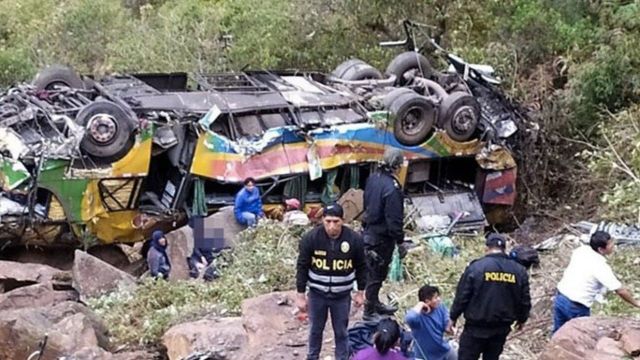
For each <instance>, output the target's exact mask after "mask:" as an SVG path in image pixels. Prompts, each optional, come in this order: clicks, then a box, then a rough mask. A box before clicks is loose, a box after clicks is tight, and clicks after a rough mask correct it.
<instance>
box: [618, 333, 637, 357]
mask: <svg viewBox="0 0 640 360" xmlns="http://www.w3.org/2000/svg"><path fill="white" fill-rule="evenodd" d="M620 341H621V342H622V348H623V349H624V351H626V352H627V353H628V354H629V355H631V356H639V355H640V329H637V328H636V329H634V328H625V329H624V330H622V336H621V337H620Z"/></svg>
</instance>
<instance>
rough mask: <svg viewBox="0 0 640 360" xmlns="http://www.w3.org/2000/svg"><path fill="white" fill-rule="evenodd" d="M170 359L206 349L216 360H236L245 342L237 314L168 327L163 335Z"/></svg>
mask: <svg viewBox="0 0 640 360" xmlns="http://www.w3.org/2000/svg"><path fill="white" fill-rule="evenodd" d="M162 343H163V345H164V346H165V347H166V348H167V355H168V356H169V359H170V360H178V359H182V358H185V357H187V356H188V355H190V354H193V353H195V352H199V351H208V352H211V353H213V354H216V356H217V357H218V358H220V359H230V360H231V359H238V354H239V352H240V350H241V349H243V348H244V347H245V345H246V343H247V336H246V334H245V331H244V328H243V327H242V320H241V318H239V317H232V318H221V319H203V320H199V321H194V322H189V323H183V324H179V325H175V326H173V327H171V328H170V329H169V330H168V331H167V332H166V333H165V334H164V335H163V336H162Z"/></svg>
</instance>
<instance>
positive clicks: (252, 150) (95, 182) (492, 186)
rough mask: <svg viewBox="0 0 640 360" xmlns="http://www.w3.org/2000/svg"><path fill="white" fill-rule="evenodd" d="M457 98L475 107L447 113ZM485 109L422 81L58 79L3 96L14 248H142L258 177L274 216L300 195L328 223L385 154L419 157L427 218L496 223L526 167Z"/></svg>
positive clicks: (298, 76) (40, 79)
mask: <svg viewBox="0 0 640 360" xmlns="http://www.w3.org/2000/svg"><path fill="white" fill-rule="evenodd" d="M345 66H348V64H347V65H345ZM345 66H343V67H345ZM448 96H456V97H457V98H460V97H464V98H465V99H466V100H465V101H456V102H454V103H453V104H454V106H455V108H448V109H443V108H442V106H443V104H444V103H448V104H449V107H451V106H452V105H451V104H452V102H451V101H449V102H447V101H445V100H446V98H447V97H448ZM481 111H482V110H481V107H480V106H479V104H478V103H477V101H475V100H474V96H473V95H472V94H459V93H454V94H451V93H448V92H447V91H446V90H445V89H444V88H442V87H441V86H439V85H438V84H437V82H434V81H432V80H428V79H419V78H416V79H415V81H412V82H410V83H405V84H403V85H402V87H400V86H399V85H398V83H397V81H396V79H395V78H394V76H390V77H387V78H384V79H366V78H365V79H356V80H354V79H348V80H345V79H342V78H340V76H336V75H335V72H334V74H333V75H327V74H320V73H311V72H270V71H251V72H241V73H229V74H214V75H204V74H186V73H170V74H132V75H114V76H106V77H104V78H100V79H94V78H91V77H84V76H79V75H78V74H76V73H75V72H74V71H73V70H72V69H70V68H67V67H62V66H52V67H49V68H47V69H44V70H43V71H41V72H40V73H39V74H38V76H37V77H36V79H35V80H34V82H33V83H32V84H22V85H18V86H16V87H13V88H11V89H9V90H7V91H6V92H4V93H3V94H2V97H1V98H0V133H1V134H2V136H0V185H1V186H2V195H1V196H0V227H1V230H0V248H4V247H6V246H18V245H36V246H48V247H50V246H79V245H81V244H83V243H85V245H86V242H87V241H90V242H91V243H92V244H93V243H101V244H106V243H116V242H123V243H132V242H136V241H142V240H145V239H147V238H148V237H149V235H150V233H151V232H152V231H153V230H154V229H157V228H163V229H165V230H169V229H171V228H175V227H177V226H181V225H182V224H183V223H184V222H185V221H186V218H187V217H188V216H190V215H193V214H198V215H207V214H211V213H213V212H215V211H216V210H217V209H219V208H220V207H223V206H225V205H231V204H233V198H234V195H235V194H236V192H237V191H238V190H239V189H240V188H241V184H242V181H243V179H244V178H246V177H253V178H255V179H257V185H258V186H259V187H260V189H261V193H262V196H263V203H264V204H265V207H269V206H271V205H278V204H282V203H283V200H284V199H286V198H290V197H295V198H298V199H299V200H301V202H302V203H303V204H305V205H306V207H305V208H306V209H307V210H308V209H312V208H313V207H314V206H317V205H318V204H322V203H327V202H330V201H335V200H336V199H337V198H338V197H339V196H340V195H341V194H342V193H344V192H345V191H346V190H348V189H350V188H361V187H363V185H364V183H365V181H366V178H367V176H368V174H369V173H370V172H371V171H373V170H374V169H375V167H376V165H377V163H378V161H379V160H380V159H381V157H382V154H383V152H384V149H385V147H396V148H398V149H401V150H402V151H403V152H404V154H405V157H406V159H407V163H406V166H405V168H404V171H403V174H402V181H403V182H404V186H405V189H406V192H407V193H408V194H409V196H410V197H411V198H414V199H416V201H417V200H418V199H421V200H420V201H422V202H423V205H424V206H423V207H422V208H423V209H425V211H426V213H425V215H428V214H429V211H431V212H436V213H437V212H439V211H450V210H451V209H459V210H465V211H468V212H469V213H470V214H471V215H470V216H469V219H468V220H469V221H470V222H475V223H476V224H477V223H481V224H484V222H485V217H484V215H483V210H482V209H483V208H484V209H487V208H488V207H493V206H510V205H512V204H513V202H514V199H515V179H516V166H515V162H514V161H513V158H512V157H511V156H510V155H509V152H508V151H507V149H506V148H505V147H503V146H500V145H498V143H499V142H496V141H494V140H495V139H492V138H490V137H487V136H486V131H484V128H485V127H486V125H483V121H485V120H483V119H484V118H483V116H482V114H481ZM445 205H446V206H445ZM465 207H468V209H466V208H465Z"/></svg>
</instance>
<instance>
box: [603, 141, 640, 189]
mask: <svg viewBox="0 0 640 360" xmlns="http://www.w3.org/2000/svg"><path fill="white" fill-rule="evenodd" d="M602 137H604V140H605V141H606V142H607V144H608V145H609V149H611V151H613V154H614V155H615V156H616V159H618V161H619V162H620V164H618V163H614V164H615V165H617V167H618V168H619V169H620V170H622V171H623V172H624V173H625V174H627V175H629V177H631V178H632V179H633V181H634V182H636V183H638V184H640V178H638V176H637V175H636V174H635V173H634V172H633V170H631V169H630V168H629V166H628V165H627V163H625V162H624V160H622V158H621V157H620V154H618V152H617V151H616V149H615V148H614V147H613V144H612V143H611V141H610V140H609V138H608V137H607V135H606V134H604V133H603V134H602Z"/></svg>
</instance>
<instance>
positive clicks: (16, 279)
mask: <svg viewBox="0 0 640 360" xmlns="http://www.w3.org/2000/svg"><path fill="white" fill-rule="evenodd" d="M62 273H65V271H62V270H59V269H56V268H54V267H51V266H47V265H41V264H23V263H19V262H14V261H3V260H0V292H6V291H11V290H13V289H15V288H19V287H22V286H28V285H33V284H36V283H46V282H50V281H51V280H52V279H53V278H55V277H56V276H60V274H62Z"/></svg>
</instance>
